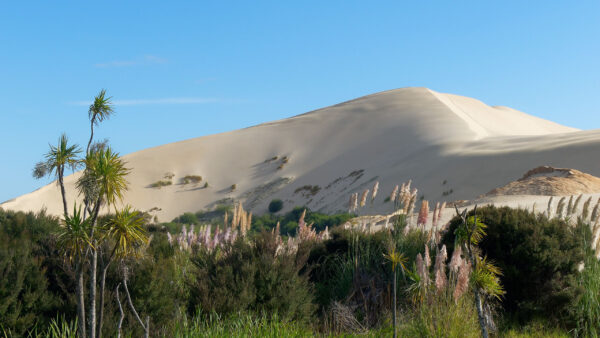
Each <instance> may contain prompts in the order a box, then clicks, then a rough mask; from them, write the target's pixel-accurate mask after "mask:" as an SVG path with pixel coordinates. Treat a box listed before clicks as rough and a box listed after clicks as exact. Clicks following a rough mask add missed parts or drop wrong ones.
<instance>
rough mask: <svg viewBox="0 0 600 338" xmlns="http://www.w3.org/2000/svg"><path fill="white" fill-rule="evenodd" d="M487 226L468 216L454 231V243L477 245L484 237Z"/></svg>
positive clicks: (474, 217)
mask: <svg viewBox="0 0 600 338" xmlns="http://www.w3.org/2000/svg"><path fill="white" fill-rule="evenodd" d="M486 228H487V225H485V224H483V223H482V222H480V221H479V219H476V216H470V217H468V218H466V222H463V223H462V224H461V225H460V226H459V227H457V228H456V230H455V231H454V235H455V236H456V241H457V242H458V243H460V244H466V243H469V242H470V244H472V245H478V244H479V242H480V241H481V240H482V239H483V236H485V229H486Z"/></svg>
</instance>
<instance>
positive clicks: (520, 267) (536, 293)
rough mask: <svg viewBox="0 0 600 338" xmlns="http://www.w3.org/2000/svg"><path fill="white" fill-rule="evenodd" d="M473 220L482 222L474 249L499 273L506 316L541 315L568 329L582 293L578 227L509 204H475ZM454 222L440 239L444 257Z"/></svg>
mask: <svg viewBox="0 0 600 338" xmlns="http://www.w3.org/2000/svg"><path fill="white" fill-rule="evenodd" d="M470 216H472V215H470ZM477 218H478V220H480V221H481V222H482V223H484V224H486V225H487V229H486V232H487V235H486V236H485V237H484V238H483V239H482V240H481V242H480V243H479V247H480V249H481V250H482V252H483V254H484V255H487V256H488V257H489V258H490V259H492V260H493V261H494V262H496V263H497V266H498V267H499V268H500V270H501V271H502V272H503V276H502V278H501V281H502V284H503V286H504V289H505V291H506V294H505V296H504V298H503V300H502V305H503V307H504V309H505V311H506V312H507V314H508V315H509V316H510V317H513V318H514V319H516V320H517V321H519V322H520V323H527V322H530V321H532V320H535V319H540V320H548V321H550V322H553V323H555V324H557V325H565V326H569V327H572V326H573V325H574V320H573V317H572V316H570V315H569V313H570V312H571V309H572V308H573V307H574V305H575V304H576V303H577V301H578V299H579V295H580V293H581V288H580V287H578V285H577V275H578V272H577V265H578V264H579V262H581V261H582V260H583V258H584V256H583V245H582V243H581V238H582V236H583V234H582V230H581V229H582V227H581V226H578V227H572V226H570V225H569V224H567V222H565V221H564V220H559V219H551V220H548V219H547V218H546V217H544V216H542V215H535V214H533V213H531V212H529V211H527V210H522V209H511V208H508V207H502V208H496V207H493V206H487V207H483V208H479V209H477ZM459 224H460V220H459V219H458V218H457V217H455V218H454V219H453V220H452V221H451V223H450V227H449V231H448V232H447V233H446V235H445V236H444V239H443V242H444V243H445V244H446V246H447V247H448V249H449V255H451V252H452V250H453V247H454V243H455V236H454V233H455V230H456V228H457V227H458V226H459Z"/></svg>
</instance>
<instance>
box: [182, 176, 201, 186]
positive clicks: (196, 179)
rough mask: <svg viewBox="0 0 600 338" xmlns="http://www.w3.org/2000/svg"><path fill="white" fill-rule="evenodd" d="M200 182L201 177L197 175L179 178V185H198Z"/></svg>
mask: <svg viewBox="0 0 600 338" xmlns="http://www.w3.org/2000/svg"><path fill="white" fill-rule="evenodd" d="M201 181H202V176H198V175H186V176H184V177H182V178H181V184H189V183H192V184H198V183H200V182H201Z"/></svg>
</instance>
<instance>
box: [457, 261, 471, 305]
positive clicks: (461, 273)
mask: <svg viewBox="0 0 600 338" xmlns="http://www.w3.org/2000/svg"><path fill="white" fill-rule="evenodd" d="M470 274H471V263H470V262H469V263H467V262H466V261H464V260H463V261H462V264H461V265H460V268H459V270H458V278H457V280H456V288H455V289H454V301H457V300H458V299H459V298H460V296H462V295H463V294H464V293H465V292H466V291H467V289H468V288H469V275H470Z"/></svg>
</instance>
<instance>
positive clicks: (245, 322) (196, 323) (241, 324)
mask: <svg viewBox="0 0 600 338" xmlns="http://www.w3.org/2000/svg"><path fill="white" fill-rule="evenodd" d="M313 336H314V333H313V332H312V330H310V329H309V328H307V327H304V326H301V325H299V324H297V323H295V322H292V321H286V320H282V319H281V318H279V317H278V316H277V315H271V316H266V315H257V316H255V315H251V314H248V313H243V314H242V313H238V314H235V315H231V316H227V317H224V316H221V315H218V314H216V313H212V314H209V315H200V316H196V317H194V318H192V319H187V318H186V319H184V320H182V321H181V322H180V323H178V325H177V326H176V328H175V333H174V337H177V338H192V337H273V338H279V337H313Z"/></svg>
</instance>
